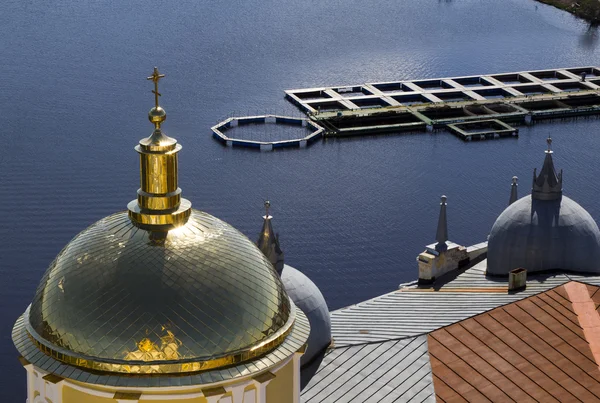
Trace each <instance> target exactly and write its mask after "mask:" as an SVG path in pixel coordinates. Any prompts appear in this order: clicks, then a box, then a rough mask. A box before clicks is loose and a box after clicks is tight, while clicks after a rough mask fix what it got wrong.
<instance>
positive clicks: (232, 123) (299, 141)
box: [211, 115, 325, 151]
mask: <svg viewBox="0 0 600 403" xmlns="http://www.w3.org/2000/svg"><path fill="white" fill-rule="evenodd" d="M249 124H281V125H293V126H303V127H308V128H310V129H311V130H312V132H311V133H310V134H309V135H308V136H305V137H301V138H296V139H289V140H279V141H259V140H244V139H239V138H234V137H229V136H227V134H226V132H227V130H229V129H231V128H233V127H236V126H243V125H249ZM211 130H212V133H213V137H214V138H215V139H217V140H218V141H220V142H221V143H222V144H223V145H226V146H228V147H249V148H257V149H260V150H261V151H272V150H273V149H276V148H285V147H299V148H305V147H307V146H310V145H311V144H312V143H314V142H315V141H316V140H318V139H320V138H321V137H323V133H324V131H325V130H324V129H323V128H322V127H321V126H320V125H319V124H318V123H316V122H314V121H312V120H309V119H303V118H294V117H290V116H278V115H260V116H242V117H231V118H229V119H226V120H224V121H222V122H220V123H218V124H216V125H215V126H213V127H212V128H211Z"/></svg>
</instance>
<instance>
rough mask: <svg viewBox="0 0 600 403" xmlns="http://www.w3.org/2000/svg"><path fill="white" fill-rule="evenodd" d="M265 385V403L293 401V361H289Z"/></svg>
mask: <svg viewBox="0 0 600 403" xmlns="http://www.w3.org/2000/svg"><path fill="white" fill-rule="evenodd" d="M275 375H276V377H275V379H273V380H272V381H271V382H269V384H268V385H267V403H292V402H293V401H294V360H290V362H288V363H287V365H285V366H284V367H283V368H281V369H280V370H279V371H277V372H276V373H275Z"/></svg>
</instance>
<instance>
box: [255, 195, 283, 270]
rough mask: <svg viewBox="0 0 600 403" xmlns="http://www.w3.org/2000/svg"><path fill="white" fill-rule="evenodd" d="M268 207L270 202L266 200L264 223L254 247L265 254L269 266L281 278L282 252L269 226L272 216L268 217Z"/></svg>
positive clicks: (277, 237) (277, 238)
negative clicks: (270, 265) (271, 266)
mask: <svg viewBox="0 0 600 403" xmlns="http://www.w3.org/2000/svg"><path fill="white" fill-rule="evenodd" d="M270 207H271V202H269V201H268V200H267V201H265V210H266V213H265V215H264V216H263V219H264V223H263V227H262V231H261V232H260V235H259V236H258V241H257V242H256V245H257V246H258V249H260V250H261V251H262V253H264V254H265V256H266V257H267V259H269V261H270V262H271V264H272V265H273V266H274V267H275V270H277V273H278V274H279V275H280V276H281V272H282V271H283V251H282V250H281V247H280V246H279V236H277V235H276V234H275V233H274V232H273V226H272V225H271V219H273V216H271V215H269V208H270Z"/></svg>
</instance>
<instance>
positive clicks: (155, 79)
mask: <svg viewBox="0 0 600 403" xmlns="http://www.w3.org/2000/svg"><path fill="white" fill-rule="evenodd" d="M164 76H165V75H164V74H160V73H159V72H158V67H155V68H154V72H153V73H152V75H151V76H150V77H148V78H147V80H152V82H153V83H154V91H152V93H153V94H154V103H155V104H156V105H155V106H156V107H157V108H158V97H160V93H159V92H158V81H159V80H160V79H161V78H163V77H164Z"/></svg>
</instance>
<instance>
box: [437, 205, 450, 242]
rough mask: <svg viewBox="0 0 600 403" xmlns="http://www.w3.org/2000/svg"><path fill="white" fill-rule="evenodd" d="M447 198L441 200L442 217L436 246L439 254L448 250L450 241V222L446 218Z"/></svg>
mask: <svg viewBox="0 0 600 403" xmlns="http://www.w3.org/2000/svg"><path fill="white" fill-rule="evenodd" d="M447 199H448V198H447V197H446V196H442V197H441V198H440V200H441V203H440V217H439V219H438V226H437V233H436V236H435V240H436V241H437V242H438V243H437V245H435V250H437V251H438V252H441V251H445V250H446V249H448V245H447V244H446V242H447V241H448V220H447V218H446V200H447Z"/></svg>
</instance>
